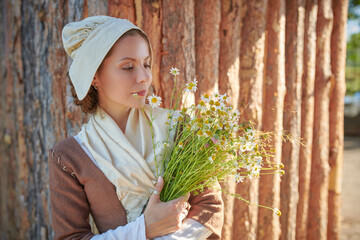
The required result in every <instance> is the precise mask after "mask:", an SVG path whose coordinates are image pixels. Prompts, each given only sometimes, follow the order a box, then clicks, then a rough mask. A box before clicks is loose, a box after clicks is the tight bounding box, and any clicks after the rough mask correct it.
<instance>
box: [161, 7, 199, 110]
mask: <svg viewBox="0 0 360 240" xmlns="http://www.w3.org/2000/svg"><path fill="white" fill-rule="evenodd" d="M180 6H181V7H180ZM194 6H195V3H194V0H189V1H187V2H186V4H183V1H180V0H175V1H170V0H163V1H162V9H163V20H162V23H163V24H162V40H161V41H162V46H163V51H164V55H163V57H162V59H161V68H160V79H161V91H162V93H163V103H164V107H165V108H169V107H170V100H171V95H172V91H173V87H174V77H173V76H172V75H170V73H169V72H170V68H172V67H177V68H179V70H180V75H179V76H178V80H177V84H176V89H175V92H174V96H177V93H178V92H179V90H180V89H181V88H182V87H183V86H184V85H185V83H188V82H190V81H192V80H193V79H194V78H195V67H194V66H195V12H194ZM173 105H174V102H173Z"/></svg>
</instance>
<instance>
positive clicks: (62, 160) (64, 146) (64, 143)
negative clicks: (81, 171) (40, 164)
mask: <svg viewBox="0 0 360 240" xmlns="http://www.w3.org/2000/svg"><path fill="white" fill-rule="evenodd" d="M79 147H80V145H79V144H78V142H77V141H76V140H75V138H74V137H73V136H68V137H66V138H63V139H61V140H60V141H59V142H56V143H55V144H54V145H53V146H52V147H50V148H49V149H48V156H49V167H50V168H51V167H55V166H56V167H60V168H62V169H63V170H64V171H65V172H69V173H70V174H73V173H74V170H76V169H77V168H78V164H77V162H76V159H78V158H79V155H80V154H81V151H82V149H81V147H80V148H79Z"/></svg>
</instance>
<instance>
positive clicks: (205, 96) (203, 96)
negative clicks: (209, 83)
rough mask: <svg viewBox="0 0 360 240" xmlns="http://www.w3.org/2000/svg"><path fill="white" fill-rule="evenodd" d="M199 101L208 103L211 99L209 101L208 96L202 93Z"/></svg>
mask: <svg viewBox="0 0 360 240" xmlns="http://www.w3.org/2000/svg"><path fill="white" fill-rule="evenodd" d="M201 100H203V101H204V102H206V103H208V102H210V100H211V99H210V96H209V94H207V93H204V95H202V96H201Z"/></svg>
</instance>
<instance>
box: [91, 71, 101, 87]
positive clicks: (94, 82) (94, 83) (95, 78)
mask: <svg viewBox="0 0 360 240" xmlns="http://www.w3.org/2000/svg"><path fill="white" fill-rule="evenodd" d="M98 83H99V78H98V73H97V72H96V73H95V76H94V78H93V80H92V82H91V85H94V86H96V85H98Z"/></svg>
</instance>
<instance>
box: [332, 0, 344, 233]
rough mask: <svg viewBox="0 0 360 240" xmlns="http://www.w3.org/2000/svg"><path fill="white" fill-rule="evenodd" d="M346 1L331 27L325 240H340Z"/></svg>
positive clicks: (335, 4)
mask: <svg viewBox="0 0 360 240" xmlns="http://www.w3.org/2000/svg"><path fill="white" fill-rule="evenodd" d="M348 6H349V1H348V0H344V1H340V0H334V1H333V4H332V9H333V11H334V25H333V29H332V33H331V70H332V72H333V75H334V78H333V81H332V83H331V91H330V109H329V110H330V120H329V121H330V122H329V127H330V133H329V134H330V136H329V137H330V139H329V144H330V152H329V164H330V176H329V178H330V179H329V199H328V204H329V209H328V226H327V235H328V236H327V238H328V239H340V233H341V183H342V181H341V179H342V171H343V167H342V166H343V160H344V159H343V149H344V97H345V92H346V86H345V66H346V25H347V12H348Z"/></svg>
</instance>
